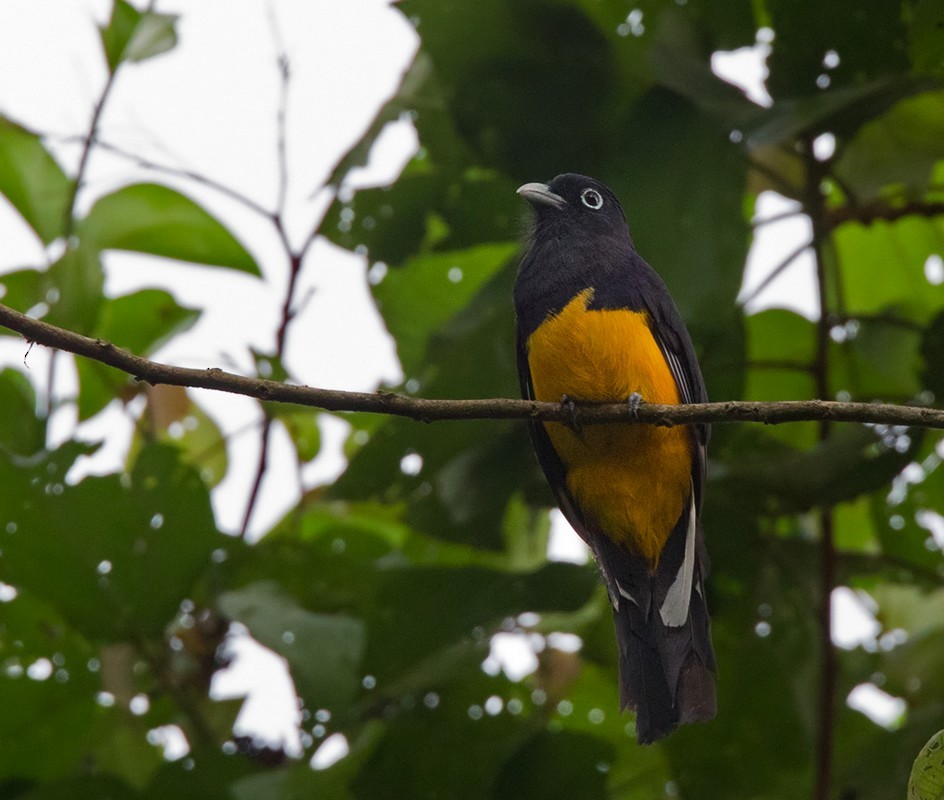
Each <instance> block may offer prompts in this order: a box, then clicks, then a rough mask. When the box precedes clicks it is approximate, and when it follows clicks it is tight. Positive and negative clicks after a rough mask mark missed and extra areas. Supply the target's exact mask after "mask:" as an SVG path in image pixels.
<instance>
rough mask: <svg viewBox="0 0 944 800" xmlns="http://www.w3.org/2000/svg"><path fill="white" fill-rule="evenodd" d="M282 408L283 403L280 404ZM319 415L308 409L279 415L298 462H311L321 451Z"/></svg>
mask: <svg viewBox="0 0 944 800" xmlns="http://www.w3.org/2000/svg"><path fill="white" fill-rule="evenodd" d="M281 405H283V406H284V403H283V404H281ZM319 416H320V415H319V414H316V413H314V412H312V411H311V410H309V409H306V410H304V411H298V410H294V411H293V412H292V413H289V414H284V413H283V414H279V415H278V420H279V422H281V423H282V424H283V425H284V426H285V430H286V431H288V435H289V436H290V437H291V438H292V443H293V444H294V445H295V452H296V453H298V460H299V461H303V462H308V461H312V460H313V459H315V458H316V457H317V456H318V453H319V452H320V451H321V429H320V428H319V427H318V418H319Z"/></svg>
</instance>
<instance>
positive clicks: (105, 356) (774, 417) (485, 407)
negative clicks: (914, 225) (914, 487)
mask: <svg viewBox="0 0 944 800" xmlns="http://www.w3.org/2000/svg"><path fill="white" fill-rule="evenodd" d="M0 326H3V327H5V328H8V329H9V330H11V331H16V332H17V333H19V334H21V335H22V336H23V337H24V338H25V339H26V340H27V341H29V342H31V343H33V342H35V343H36V344H41V345H44V346H46V347H51V348H54V349H56V350H64V351H66V352H69V353H73V354H75V355H78V356H83V357H85V358H90V359H92V360H93V361H98V362H100V363H102V364H106V365H108V366H110V367H114V368H115V369H118V370H121V371H122V372H126V373H128V375H131V376H132V377H133V378H135V379H136V380H140V381H145V382H146V383H150V384H152V385H158V384H166V385H168V386H185V387H190V388H194V389H211V390H213V391H218V392H229V393H231V394H240V395H244V396H246V397H254V398H256V399H258V400H267V401H270V402H274V403H294V404H296V405H301V406H310V407H313V408H320V409H324V410H325V411H357V412H369V413H375V414H387V415H391V416H399V417H407V418H409V419H414V420H417V421H420V422H439V421H443V420H467V419H538V420H545V421H549V422H565V423H571V422H573V421H574V418H573V415H572V414H571V411H570V409H569V408H567V407H563V406H561V404H559V403H538V402H535V401H533V400H509V399H475V400H437V399H428V398H422V397H407V396H405V395H400V394H394V393H393V392H383V391H378V392H342V391H337V390H334V389H316V388H312V387H309V386H298V385H294V384H287V383H279V382H278V381H269V380H263V379H259V378H247V377H245V376H243V375H234V374H233V373H230V372H224V371H223V370H221V369H216V368H210V369H191V368H187V367H175V366H171V365H169V364H162V363H160V362H158V361H151V360H149V359H146V358H142V357H141V356H136V355H134V354H133V353H130V352H128V351H127V350H124V349H122V348H120V347H117V346H116V345H114V344H112V343H111V342H108V341H105V340H103V339H92V338H89V337H88V336H82V335H81V334H78V333H74V332H72V331H68V330H65V329H63V328H58V327H56V326H55V325H50V324H49V323H46V322H42V321H40V320H37V319H33V318H32V317H27V316H26V315H25V314H21V313H20V312H19V311H14V310H13V309H12V308H8V307H7V306H4V305H2V304H0ZM810 420H831V421H833V422H860V423H872V424H883V425H910V426H915V427H921V428H939V429H944V409H938V408H927V407H924V406H898V405H886V404H879V403H840V402H836V401H830V400H788V401H781V402H777V403H755V402H746V401H739V402H738V401H729V402H721V403H701V404H695V405H659V404H656V403H644V404H643V405H642V406H641V407H640V408H639V409H638V410H636V411H633V409H631V408H630V407H629V405H628V404H624V403H616V404H600V405H580V406H577V410H576V422H577V423H578V424H580V425H592V424H597V423H601V422H643V423H647V424H650V425H658V426H662V427H672V426H674V425H688V424H693V423H699V422H763V423H765V424H767V425H777V424H780V423H784V422H805V421H810Z"/></svg>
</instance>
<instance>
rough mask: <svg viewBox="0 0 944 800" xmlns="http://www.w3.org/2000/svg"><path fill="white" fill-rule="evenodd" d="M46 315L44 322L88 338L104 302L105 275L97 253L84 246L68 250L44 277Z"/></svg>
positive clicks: (82, 244)
mask: <svg viewBox="0 0 944 800" xmlns="http://www.w3.org/2000/svg"><path fill="white" fill-rule="evenodd" d="M46 281H47V283H48V286H49V287H50V288H49V290H48V291H47V292H46V300H47V302H48V304H49V313H48V314H47V315H46V316H45V318H44V319H45V321H46V322H49V323H50V324H52V325H58V326H59V327H60V328H66V329H67V330H70V331H74V332H75V333H84V334H86V335H88V334H90V333H91V332H92V331H94V330H95V326H96V325H97V324H98V315H99V313H100V312H101V308H102V305H103V304H104V302H105V297H104V292H105V271H104V270H103V269H102V261H101V258H100V256H99V253H98V252H97V251H96V250H94V249H93V248H91V247H87V246H86V244H85V243H84V242H82V243H81V244H79V245H78V246H77V247H71V248H69V249H68V250H66V252H65V253H64V254H63V256H62V258H60V259H59V260H58V261H57V262H56V263H55V264H53V265H52V266H51V267H50V268H49V270H48V272H47V273H46Z"/></svg>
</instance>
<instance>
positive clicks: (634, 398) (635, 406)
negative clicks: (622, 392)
mask: <svg viewBox="0 0 944 800" xmlns="http://www.w3.org/2000/svg"><path fill="white" fill-rule="evenodd" d="M644 402H646V401H645V400H643V399H642V395H641V394H639V392H633V393H632V394H631V395H630V396H629V399H628V400H627V401H626V403H627V404H628V405H629V408H630V411H632V412H633V419H636V418H637V416H638V415H637V414H636V412H637V411H639V407H640V406H641V405H642V404H643V403H644Z"/></svg>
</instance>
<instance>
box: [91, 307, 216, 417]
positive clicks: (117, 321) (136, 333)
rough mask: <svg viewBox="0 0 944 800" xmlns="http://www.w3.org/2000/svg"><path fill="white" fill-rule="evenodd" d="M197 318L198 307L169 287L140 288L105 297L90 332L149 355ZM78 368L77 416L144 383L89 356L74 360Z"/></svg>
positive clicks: (93, 411) (94, 410) (132, 392)
mask: <svg viewBox="0 0 944 800" xmlns="http://www.w3.org/2000/svg"><path fill="white" fill-rule="evenodd" d="M199 317H200V311H199V310H197V309H193V308H187V307H185V306H181V305H179V304H178V303H177V301H176V300H175V299H174V297H173V295H171V294H169V293H168V292H165V291H163V290H160V289H142V290H141V291H138V292H133V293H132V294H127V295H123V296H122V297H116V298H115V299H113V300H104V301H103V305H102V309H101V314H100V317H99V320H98V325H97V327H96V329H95V331H94V335H95V336H96V337H99V338H102V339H104V340H106V341H109V342H112V343H113V344H116V345H118V346H119V347H124V348H125V349H127V350H130V351H131V352H132V353H135V354H136V355H142V356H149V355H151V354H152V353H153V352H154V351H156V350H157V349H158V348H160V347H161V346H162V345H163V344H165V343H166V342H168V341H169V340H170V339H171V338H173V337H174V336H176V335H177V334H178V333H182V332H183V331H186V330H189V329H190V328H191V327H192V326H193V324H194V323H195V322H196V321H197V320H198V319H199ZM76 369H77V371H78V376H79V397H78V407H79V419H80V420H86V419H90V418H91V417H93V416H95V415H96V414H97V413H98V412H99V411H101V410H102V409H103V408H105V407H106V406H107V405H108V404H109V403H110V402H111V401H112V400H114V399H116V398H117V399H121V400H123V401H124V400H128V399H130V397H131V396H134V395H136V394H137V393H138V392H139V391H140V389H141V388H142V387H141V386H140V385H139V384H137V383H135V382H134V381H133V378H132V377H131V376H130V375H128V374H127V373H126V372H123V371H121V370H118V369H115V368H113V367H109V366H107V365H105V364H102V363H100V362H97V361H94V360H92V359H84V358H83V359H78V360H77V361H76Z"/></svg>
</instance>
